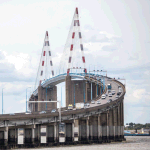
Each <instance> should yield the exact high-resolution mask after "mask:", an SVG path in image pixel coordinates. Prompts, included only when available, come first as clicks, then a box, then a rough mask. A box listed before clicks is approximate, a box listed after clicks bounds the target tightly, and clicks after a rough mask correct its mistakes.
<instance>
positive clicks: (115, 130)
mask: <svg viewBox="0 0 150 150" xmlns="http://www.w3.org/2000/svg"><path fill="white" fill-rule="evenodd" d="M117 116H118V115H117V109H116V108H113V118H114V140H116V139H117V138H118V124H117Z"/></svg>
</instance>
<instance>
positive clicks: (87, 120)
mask: <svg viewBox="0 0 150 150" xmlns="http://www.w3.org/2000/svg"><path fill="white" fill-rule="evenodd" d="M86 130H87V131H86V132H87V141H89V117H87V119H86Z"/></svg>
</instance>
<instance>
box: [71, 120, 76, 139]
mask: <svg viewBox="0 0 150 150" xmlns="http://www.w3.org/2000/svg"><path fill="white" fill-rule="evenodd" d="M74 124H75V120H73V123H72V142H74V128H75V126H74Z"/></svg>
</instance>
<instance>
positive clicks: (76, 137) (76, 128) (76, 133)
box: [74, 120, 80, 142]
mask: <svg viewBox="0 0 150 150" xmlns="http://www.w3.org/2000/svg"><path fill="white" fill-rule="evenodd" d="M79 137H80V136H79V120H74V141H75V142H76V141H78V140H79Z"/></svg>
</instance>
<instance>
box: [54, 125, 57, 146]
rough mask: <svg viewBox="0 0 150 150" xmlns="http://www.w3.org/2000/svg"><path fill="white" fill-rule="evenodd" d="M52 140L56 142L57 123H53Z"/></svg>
mask: <svg viewBox="0 0 150 150" xmlns="http://www.w3.org/2000/svg"><path fill="white" fill-rule="evenodd" d="M54 142H55V143H56V142H57V124H56V123H54Z"/></svg>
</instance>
